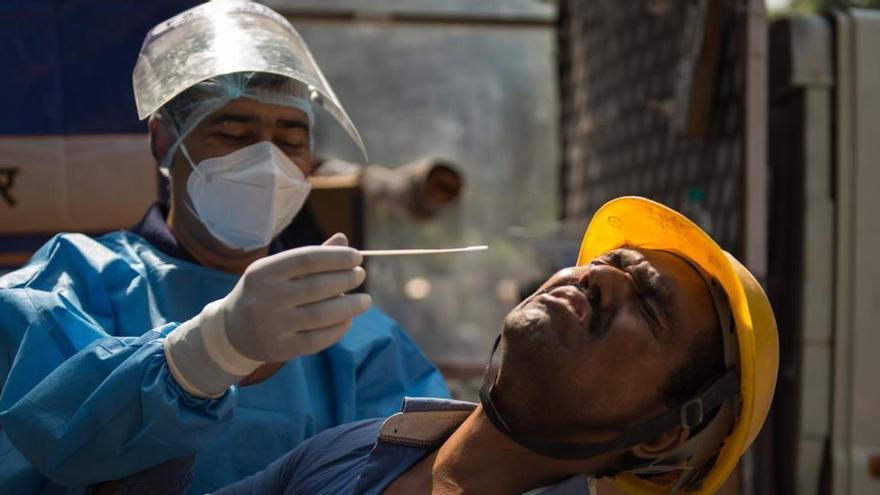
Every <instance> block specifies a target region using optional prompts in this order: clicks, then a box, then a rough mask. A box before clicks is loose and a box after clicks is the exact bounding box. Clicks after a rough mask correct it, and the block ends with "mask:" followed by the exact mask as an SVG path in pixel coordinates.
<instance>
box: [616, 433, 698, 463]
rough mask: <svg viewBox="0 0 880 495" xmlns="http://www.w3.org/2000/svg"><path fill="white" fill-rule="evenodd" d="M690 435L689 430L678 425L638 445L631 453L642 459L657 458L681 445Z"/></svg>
mask: <svg viewBox="0 0 880 495" xmlns="http://www.w3.org/2000/svg"><path fill="white" fill-rule="evenodd" d="M688 436H690V433H689V430H687V429H685V428H682V427H681V426H678V425H676V426H675V427H673V428H670V429H668V430H666V431H665V432H663V433H661V434H660V435H658V436H657V437H656V438H654V439H653V440H648V441H647V442H642V443H640V444H638V445H636V446H635V447H633V448H632V449H630V453H632V454H633V455H634V456H636V457H639V458H641V459H657V458H658V457H663V456H664V455H665V454H667V453H669V452H672V451H673V450H675V449H677V448H678V447H680V446H681V444H683V443H684V442H685V441H686V440H687V439H688Z"/></svg>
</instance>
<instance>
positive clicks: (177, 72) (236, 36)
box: [132, 0, 367, 160]
mask: <svg viewBox="0 0 880 495" xmlns="http://www.w3.org/2000/svg"><path fill="white" fill-rule="evenodd" d="M236 73H264V74H276V75H278V76H283V77H285V78H290V79H293V80H295V81H298V82H299V83H301V84H302V85H303V86H304V87H305V88H306V92H307V93H308V95H303V96H307V98H308V100H309V101H311V102H314V103H317V104H319V105H321V106H322V107H323V108H324V109H325V110H326V111H327V112H328V113H329V114H330V115H332V116H333V118H334V119H336V121H337V122H339V124H340V125H341V126H342V127H343V128H344V129H345V131H346V132H347V133H348V135H349V136H350V137H351V138H352V140H354V142H355V144H356V145H357V146H358V148H359V149H360V150H361V153H362V154H363V155H364V159H365V160H366V158H367V156H366V151H365V149H364V144H363V141H362V140H361V137H360V134H359V133H358V131H357V129H356V128H355V127H354V124H352V122H351V119H349V117H348V114H346V112H345V110H344V109H343V108H342V105H341V104H340V103H339V100H338V99H337V98H336V94H334V93H333V90H332V89H331V88H330V85H329V84H328V83H327V80H326V79H325V78H324V74H322V73H321V70H320V69H319V68H318V65H317V64H316V63H315V60H314V58H313V57H312V54H311V52H309V49H308V47H307V46H306V44H305V42H304V41H303V39H302V37H301V36H300V35H299V33H298V32H296V30H295V29H294V28H293V26H291V25H290V23H289V22H287V20H286V19H284V17H282V16H280V15H279V14H277V13H276V12H274V11H273V10H271V9H269V8H268V7H266V6H264V5H260V4H257V3H253V2H245V1H234V0H225V1H214V2H208V3H205V4H202V5H199V6H198V7H195V8H193V9H190V10H187V11H185V12H183V13H181V14H178V15H176V16H174V17H172V18H171V19H168V20H166V21H164V22H162V23H160V24H159V25H157V26H156V27H154V28H153V29H152V30H150V32H149V33H147V36H146V39H145V40H144V44H143V46H142V47H141V52H140V55H139V56H138V61H137V64H136V65H135V68H134V73H133V75H132V85H133V87H134V95H135V102H136V104H137V110H138V117H139V118H141V119H145V118H147V117H149V116H150V115H152V114H154V113H155V112H156V111H157V110H159V109H161V108H162V107H163V106H164V105H166V104H167V103H168V102H170V101H171V100H172V99H174V98H175V97H177V96H178V95H180V94H181V93H183V92H184V91H186V90H187V89H189V88H191V87H193V86H196V85H197V84H199V83H200V82H203V81H206V80H208V79H212V78H216V77H218V76H226V75H229V74H236ZM241 87H244V86H239V85H219V86H218V90H217V92H215V93H213V94H211V95H206V96H209V97H210V98H212V99H211V105H206V106H205V108H206V109H207V108H210V109H212V110H211V111H213V110H216V109H218V108H220V107H222V106H223V105H225V104H226V103H228V102H229V101H232V100H234V99H237V98H240V97H243V96H247V97H253V96H254V95H251V94H248V93H247V92H245V91H241V90H239V89H238V88H241ZM257 99H260V100H264V98H260V97H258V98H257ZM267 102H268V103H273V101H271V100H270V101H267ZM279 103H282V102H279ZM207 113H210V112H207ZM207 113H206V115H207ZM181 134H185V132H181ZM181 137H183V136H182V135H181Z"/></svg>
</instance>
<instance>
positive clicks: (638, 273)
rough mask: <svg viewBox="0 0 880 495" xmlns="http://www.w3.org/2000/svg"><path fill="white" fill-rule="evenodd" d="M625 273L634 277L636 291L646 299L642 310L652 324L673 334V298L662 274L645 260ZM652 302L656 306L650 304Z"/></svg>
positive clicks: (627, 269)
mask: <svg viewBox="0 0 880 495" xmlns="http://www.w3.org/2000/svg"><path fill="white" fill-rule="evenodd" d="M625 271H626V272H627V273H629V274H630V276H632V278H633V281H634V282H635V285H636V291H637V292H638V293H639V295H640V296H642V297H644V298H645V300H646V302H645V304H643V308H642V309H643V311H644V312H645V313H646V316H647V317H648V319H649V320H651V323H652V324H654V325H656V326H657V327H660V328H661V329H663V330H666V331H667V332H671V331H672V329H673V328H674V325H672V321H673V316H672V297H671V294H670V292H669V288H668V287H667V286H666V284H664V283H663V277H662V276H661V275H660V273H659V272H658V271H657V270H656V269H655V268H654V267H653V266H652V265H651V264H650V262H648V260H645V259H643V260H642V261H641V262H639V263H635V264H632V265H629V266H627V267H626V268H625ZM650 301H653V302H654V304H650Z"/></svg>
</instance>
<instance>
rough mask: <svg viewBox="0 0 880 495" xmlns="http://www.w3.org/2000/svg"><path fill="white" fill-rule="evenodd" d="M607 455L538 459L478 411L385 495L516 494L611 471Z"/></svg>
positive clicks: (391, 486) (396, 482)
mask: <svg viewBox="0 0 880 495" xmlns="http://www.w3.org/2000/svg"><path fill="white" fill-rule="evenodd" d="M611 462H612V458H611V457H610V456H607V455H603V456H599V457H596V458H592V459H587V460H579V461H560V460H556V459H550V458H547V457H543V456H540V455H538V454H535V453H533V452H531V451H529V450H528V449H526V448H524V447H522V446H520V445H518V444H516V443H514V442H513V441H512V440H510V439H509V438H507V437H506V436H504V434H502V433H501V432H500V431H498V430H497V429H496V428H495V427H494V426H493V425H492V423H491V422H490V421H489V419H488V418H487V417H486V416H485V414H484V413H483V408H482V407H481V406H480V407H477V409H475V410H474V412H473V413H472V414H471V415H470V416H468V418H467V419H466V420H465V421H464V423H462V425H461V426H460V427H459V428H458V429H457V430H455V432H454V433H453V434H452V436H450V437H449V439H447V440H446V441H445V442H444V443H443V445H442V446H441V447H440V448H439V449H438V450H437V451H435V452H434V453H432V454H431V455H429V456H428V457H426V458H425V459H422V460H421V461H419V463H418V464H416V465H415V466H413V467H412V469H410V470H409V471H407V472H406V473H404V474H403V475H402V476H400V477H399V478H398V479H397V480H395V481H394V482H393V483H392V484H391V485H390V486H389V487H388V489H387V490H386V491H385V495H396V494H403V493H433V494H457V493H480V494H487V495H492V494H511V493H524V492H527V491H529V490H532V489H535V488H540V487H542V486H547V485H552V484H554V483H558V482H561V481H563V480H565V479H567V478H569V477H571V476H573V475H575V474H578V473H585V474H586V473H598V472H603V471H605V470H607V469H608V467H609V466H610V465H611Z"/></svg>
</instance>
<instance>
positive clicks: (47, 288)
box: [0, 232, 448, 494]
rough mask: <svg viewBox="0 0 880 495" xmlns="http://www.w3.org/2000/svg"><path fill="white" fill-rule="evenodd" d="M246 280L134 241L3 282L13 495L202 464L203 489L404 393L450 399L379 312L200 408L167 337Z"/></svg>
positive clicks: (48, 260) (385, 411)
mask: <svg viewBox="0 0 880 495" xmlns="http://www.w3.org/2000/svg"><path fill="white" fill-rule="evenodd" d="M237 279H238V277H237V276H234V275H230V274H227V273H224V272H220V271H217V270H213V269H209V268H205V267H202V266H199V265H197V264H194V263H190V262H187V261H182V260H180V259H177V258H173V257H171V256H168V255H166V254H164V253H162V252H160V251H158V250H157V249H155V248H154V247H153V246H152V245H151V244H150V243H148V242H146V241H145V240H144V239H142V238H141V237H138V236H137V235H134V234H132V233H128V232H116V233H112V234H108V235H106V236H103V237H100V238H98V239H92V238H90V237H87V236H84V235H78V234H62V235H58V236H56V237H54V238H53V239H52V240H51V241H49V242H48V243H47V244H46V245H45V246H43V247H42V248H41V249H40V250H39V251H38V252H37V253H36V254H35V255H34V257H33V258H32V260H31V261H30V262H29V264H28V265H26V266H25V267H23V268H22V269H20V270H18V271H16V272H13V273H10V274H8V275H6V276H4V277H2V278H0V383H2V384H3V388H2V390H0V493H2V494H6V493H10V494H12V493H15V494H18V493H47V494H48V493H78V492H81V491H82V489H83V487H85V486H86V485H89V484H92V483H95V482H98V481H102V480H110V479H117V478H120V477H124V476H127V475H129V474H132V473H134V472H137V471H140V470H142V469H144V468H147V467H149V466H153V465H156V464H159V463H161V462H163V461H165V460H167V459H171V458H176V457H181V456H185V455H190V454H193V453H198V456H197V461H196V466H195V476H194V478H193V483H192V485H191V487H190V490H189V493H204V492H205V491H208V490H213V489H216V488H218V487H220V486H223V485H226V484H228V483H231V482H233V481H235V480H238V479H241V478H242V477H244V476H247V475H249V474H251V473H254V472H256V471H258V470H259V469H262V468H263V467H265V466H266V465H267V464H268V463H269V462H271V461H272V460H274V459H276V458H277V457H279V456H281V455H283V454H284V453H285V452H288V451H289V450H291V449H293V448H294V447H295V446H296V445H297V444H299V443H300V442H301V441H303V440H304V439H305V438H307V437H309V436H311V435H313V434H315V433H317V432H319V431H321V430H324V429H326V428H329V427H331V426H335V425H339V424H342V423H346V422H349V421H353V420H357V419H361V418H371V417H378V416H386V415H389V414H392V413H393V412H395V411H396V410H398V409H399V407H400V404H401V399H402V397H403V396H404V395H410V396H413V395H414V396H435V397H445V396H448V390H447V389H446V386H445V384H444V382H443V379H442V377H441V376H440V374H439V373H438V372H437V370H436V368H434V366H433V365H431V364H430V363H429V362H428V361H427V359H426V358H425V357H424V355H423V354H422V353H421V352H420V351H419V349H418V348H417V347H416V345H415V344H414V343H413V342H412V341H411V340H410V338H409V337H408V336H407V335H406V334H405V333H404V332H403V331H402V330H401V329H400V328H399V327H398V326H397V325H396V324H395V323H394V321H392V320H391V319H389V318H388V317H387V316H385V315H384V314H382V313H381V312H380V311H378V310H376V309H371V310H370V311H368V312H367V313H365V314H363V315H361V316H359V317H357V318H356V319H355V320H354V324H353V326H352V329H351V331H350V332H348V333H347V334H346V335H345V337H344V338H343V339H342V340H341V341H340V342H339V343H337V344H335V345H333V346H331V347H330V348H328V349H326V350H324V351H323V352H321V353H319V354H316V355H313V356H306V357H302V358H299V359H296V360H294V361H291V362H288V363H287V364H286V365H285V366H284V367H283V368H281V369H280V370H279V371H278V372H277V373H276V374H275V375H274V376H273V377H272V378H270V379H269V380H267V381H265V382H263V383H261V384H258V385H253V386H250V387H244V388H241V389H239V388H238V387H231V388H230V390H229V391H227V393H226V394H225V395H223V396H222V397H220V398H219V399H215V400H202V399H198V398H196V397H193V396H192V395H190V394H188V393H187V392H185V391H184V390H183V389H181V388H180V387H179V386H178V385H177V382H175V380H174V379H173V378H172V376H171V373H170V372H169V369H168V365H167V364H166V362H165V357H164V353H163V347H162V342H163V337H164V336H165V335H167V334H168V332H170V331H171V330H173V329H174V328H175V327H176V326H177V325H178V324H179V323H180V322H183V321H185V320H188V319H190V318H192V317H193V316H195V315H196V314H198V313H199V312H200V311H201V309H202V308H203V307H204V306H205V305H206V304H207V303H209V302H211V301H214V300H216V299H219V298H221V297H223V296H225V295H226V294H227V293H228V292H229V291H230V290H231V289H232V287H233V286H234V285H235V283H236V281H237ZM62 486H66V487H67V488H62Z"/></svg>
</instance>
